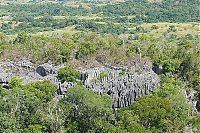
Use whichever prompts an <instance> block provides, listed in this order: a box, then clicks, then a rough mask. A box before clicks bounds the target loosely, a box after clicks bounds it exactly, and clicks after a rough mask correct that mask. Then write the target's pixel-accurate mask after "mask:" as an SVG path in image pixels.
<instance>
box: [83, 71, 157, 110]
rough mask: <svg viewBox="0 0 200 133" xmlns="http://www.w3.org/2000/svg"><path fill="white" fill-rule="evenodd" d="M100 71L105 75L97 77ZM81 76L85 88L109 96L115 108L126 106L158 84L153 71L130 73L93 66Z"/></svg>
mask: <svg viewBox="0 0 200 133" xmlns="http://www.w3.org/2000/svg"><path fill="white" fill-rule="evenodd" d="M102 72H104V73H105V72H106V73H107V76H105V77H102V78H99V77H100V75H101V73H102ZM81 78H82V80H83V81H84V85H85V86H86V87H87V88H89V89H91V90H93V91H95V92H97V93H99V94H108V95H109V96H111V97H112V99H113V107H115V108H120V107H127V106H129V105H131V104H132V103H133V102H134V101H135V100H137V99H138V98H139V97H141V96H143V95H146V94H148V93H149V92H151V91H153V90H154V89H156V88H157V87H158V86H159V77H158V76H157V74H155V73H154V72H153V71H144V72H143V73H134V74H131V73H126V72H124V71H123V70H113V69H109V68H99V69H97V68H95V69H89V70H86V71H84V72H82V74H81Z"/></svg>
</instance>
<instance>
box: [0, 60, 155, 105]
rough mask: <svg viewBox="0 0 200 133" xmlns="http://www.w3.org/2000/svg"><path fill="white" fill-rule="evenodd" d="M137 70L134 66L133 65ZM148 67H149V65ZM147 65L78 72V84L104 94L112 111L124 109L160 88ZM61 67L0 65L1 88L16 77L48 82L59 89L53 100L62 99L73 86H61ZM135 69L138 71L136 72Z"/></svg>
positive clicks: (71, 84) (26, 62) (63, 84)
mask: <svg viewBox="0 0 200 133" xmlns="http://www.w3.org/2000/svg"><path fill="white" fill-rule="evenodd" d="M136 66H137V65H136ZM148 66H149V65H148ZM148 66H147V64H144V66H143V67H138V68H140V69H138V68H137V67H135V66H133V67H132V68H129V69H127V68H126V67H116V66H111V65H108V64H107V65H104V66H102V67H96V68H90V69H86V70H83V69H82V70H80V73H81V75H80V80H81V81H82V82H83V85H84V86H85V87H86V88H88V89H90V90H92V91H95V92H97V93H99V94H107V95H109V96H111V97H112V99H113V107H114V108H120V107H127V106H129V105H131V104H132V103H133V102H134V101H135V100H137V98H139V97H141V96H143V95H145V94H148V93H149V92H151V91H153V90H154V89H155V88H157V87H158V86H159V78H158V75H157V74H156V73H154V72H153V71H152V70H151V69H150V67H148ZM63 67H64V66H54V65H52V64H50V63H45V64H42V65H39V66H38V67H35V66H34V65H33V64H32V63H31V62H29V61H27V60H24V59H23V60H21V61H4V62H0V86H3V87H4V88H8V89H9V85H8V83H9V81H10V79H11V78H12V77H13V76H18V77H20V78H21V79H22V80H23V83H24V84H26V83H29V82H30V81H43V80H50V81H51V82H52V83H53V84H55V85H57V86H58V90H57V95H56V97H57V98H59V97H62V96H65V95H66V93H67V90H68V89H69V88H73V87H74V86H75V84H74V83H72V82H67V81H66V82H64V83H61V82H60V81H59V80H58V78H57V76H58V75H57V72H58V70H59V69H60V68H63ZM137 69H138V70H137Z"/></svg>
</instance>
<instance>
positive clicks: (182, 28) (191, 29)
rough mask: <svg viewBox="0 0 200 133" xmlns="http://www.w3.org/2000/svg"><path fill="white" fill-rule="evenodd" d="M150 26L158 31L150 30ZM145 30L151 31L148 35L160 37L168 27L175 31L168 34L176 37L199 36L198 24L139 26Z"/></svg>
mask: <svg viewBox="0 0 200 133" xmlns="http://www.w3.org/2000/svg"><path fill="white" fill-rule="evenodd" d="M152 25H156V26H158V29H153V30H151V27H152ZM140 26H141V27H143V28H144V29H145V30H151V31H150V32H149V33H150V34H152V35H155V36H159V35H162V34H163V33H164V32H167V31H168V30H169V27H170V26H175V29H176V31H175V32H170V34H176V35H177V36H185V35H187V34H191V35H199V33H200V26H199V24H198V23H167V22H160V23H144V24H142V25H140Z"/></svg>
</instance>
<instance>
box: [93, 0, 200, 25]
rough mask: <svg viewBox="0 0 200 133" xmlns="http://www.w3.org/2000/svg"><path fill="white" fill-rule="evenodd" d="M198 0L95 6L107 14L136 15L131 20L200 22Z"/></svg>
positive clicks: (138, 0) (143, 0)
mask: <svg viewBox="0 0 200 133" xmlns="http://www.w3.org/2000/svg"><path fill="white" fill-rule="evenodd" d="M198 4H199V1H198V0H186V1H182V0H178V1H174V0H166V1H164V0H163V1H162V2H148V1H147V0H130V1H127V2H124V3H120V4H110V5H106V6H100V7H97V8H94V10H93V11H94V12H95V13H97V12H103V14H104V15H105V16H110V17H113V16H128V15H132V16H135V17H134V18H132V19H130V20H129V22H160V21H162V22H199V21H200V19H199V9H198Z"/></svg>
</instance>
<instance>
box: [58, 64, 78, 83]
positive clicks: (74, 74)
mask: <svg viewBox="0 0 200 133" xmlns="http://www.w3.org/2000/svg"><path fill="white" fill-rule="evenodd" d="M79 76H80V73H79V72H78V71H77V70H75V69H73V68H71V67H65V68H62V69H60V70H59V71H58V79H59V80H61V82H62V83H63V82H65V81H68V82H75V81H76V79H78V78H79Z"/></svg>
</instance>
